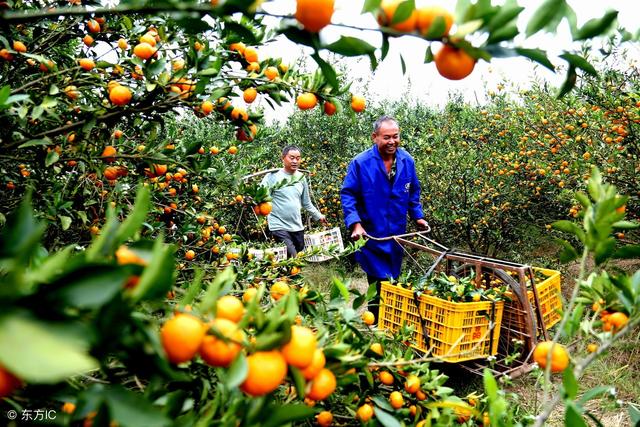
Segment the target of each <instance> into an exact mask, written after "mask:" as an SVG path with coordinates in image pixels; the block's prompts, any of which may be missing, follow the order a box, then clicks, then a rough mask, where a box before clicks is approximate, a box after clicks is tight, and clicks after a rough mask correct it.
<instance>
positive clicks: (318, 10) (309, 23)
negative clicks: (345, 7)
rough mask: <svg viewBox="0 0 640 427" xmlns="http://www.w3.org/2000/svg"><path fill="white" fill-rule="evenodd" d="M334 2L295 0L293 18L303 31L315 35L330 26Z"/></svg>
mask: <svg viewBox="0 0 640 427" xmlns="http://www.w3.org/2000/svg"><path fill="white" fill-rule="evenodd" d="M333 10H334V0H297V1H296V14H295V17H296V19H297V20H298V22H300V23H301V24H302V26H303V27H304V29H305V30H307V31H310V32H312V33H317V32H318V31H320V30H321V29H323V28H324V27H326V26H327V25H329V24H331V17H332V16H333Z"/></svg>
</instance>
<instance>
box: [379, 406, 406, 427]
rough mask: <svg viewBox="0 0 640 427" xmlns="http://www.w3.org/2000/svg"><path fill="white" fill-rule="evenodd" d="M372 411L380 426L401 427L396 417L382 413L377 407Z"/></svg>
mask: <svg viewBox="0 0 640 427" xmlns="http://www.w3.org/2000/svg"><path fill="white" fill-rule="evenodd" d="M373 411H374V412H375V414H376V419H377V420H378V422H379V423H380V424H382V425H383V426H384V427H401V424H400V422H399V421H398V420H397V419H396V417H394V416H393V415H391V414H390V413H388V412H387V411H383V410H382V409H380V408H379V407H377V406H375V407H374V408H373Z"/></svg>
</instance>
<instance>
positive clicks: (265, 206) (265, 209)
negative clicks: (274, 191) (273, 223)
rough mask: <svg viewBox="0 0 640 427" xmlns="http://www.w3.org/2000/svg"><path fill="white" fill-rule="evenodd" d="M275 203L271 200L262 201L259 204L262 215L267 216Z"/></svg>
mask: <svg viewBox="0 0 640 427" xmlns="http://www.w3.org/2000/svg"><path fill="white" fill-rule="evenodd" d="M272 208H273V205H272V204H271V202H262V203H260V204H259V205H258V209H259V210H260V215H262V216H267V215H269V214H270V213H271V209H272Z"/></svg>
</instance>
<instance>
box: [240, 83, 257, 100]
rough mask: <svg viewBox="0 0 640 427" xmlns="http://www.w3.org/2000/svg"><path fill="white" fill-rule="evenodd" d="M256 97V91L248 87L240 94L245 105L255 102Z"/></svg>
mask: <svg viewBox="0 0 640 427" xmlns="http://www.w3.org/2000/svg"><path fill="white" fill-rule="evenodd" d="M257 96H258V91H257V90H256V88H254V87H248V88H246V89H245V90H244V92H242V99H244V102H246V103H247V104H251V103H252V102H253V101H255V100H256V97H257Z"/></svg>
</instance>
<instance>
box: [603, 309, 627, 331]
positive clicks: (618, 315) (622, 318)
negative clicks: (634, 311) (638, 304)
mask: <svg viewBox="0 0 640 427" xmlns="http://www.w3.org/2000/svg"><path fill="white" fill-rule="evenodd" d="M628 321H629V316H627V315H626V314H624V313H622V312H620V311H617V312H615V313H611V314H610V315H609V317H608V318H607V322H609V323H610V324H611V326H612V327H613V330H614V331H619V330H620V329H622V328H623V327H624V325H626V324H627V322H628Z"/></svg>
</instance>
